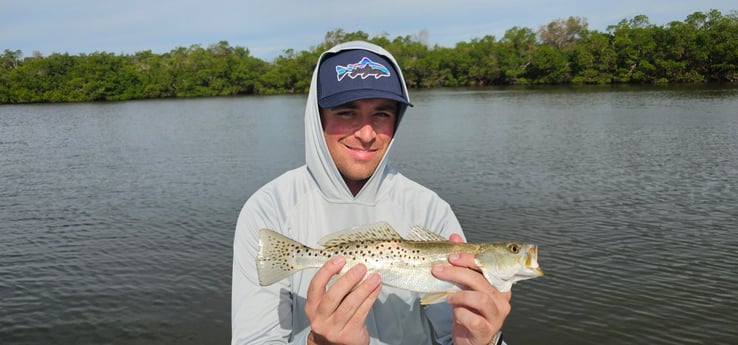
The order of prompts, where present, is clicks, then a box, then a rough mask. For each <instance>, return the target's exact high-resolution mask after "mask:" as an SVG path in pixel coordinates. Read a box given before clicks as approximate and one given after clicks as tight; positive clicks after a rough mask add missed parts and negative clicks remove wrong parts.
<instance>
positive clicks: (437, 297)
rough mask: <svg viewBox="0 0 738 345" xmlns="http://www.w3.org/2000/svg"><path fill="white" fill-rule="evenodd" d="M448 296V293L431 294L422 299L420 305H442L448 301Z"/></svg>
mask: <svg viewBox="0 0 738 345" xmlns="http://www.w3.org/2000/svg"><path fill="white" fill-rule="evenodd" d="M446 296H448V292H434V293H429V294H427V295H425V296H423V298H421V299H420V304H421V305H428V304H435V303H441V302H443V301H445V300H446Z"/></svg>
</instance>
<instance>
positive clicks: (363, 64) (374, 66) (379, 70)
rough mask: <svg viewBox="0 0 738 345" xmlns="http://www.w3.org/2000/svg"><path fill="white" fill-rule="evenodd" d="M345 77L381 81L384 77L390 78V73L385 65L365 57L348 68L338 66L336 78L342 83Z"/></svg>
mask: <svg viewBox="0 0 738 345" xmlns="http://www.w3.org/2000/svg"><path fill="white" fill-rule="evenodd" d="M345 76H348V77H349V78H351V79H356V77H361V79H366V78H369V77H374V79H379V78H382V77H389V76H390V71H389V69H388V68H387V67H384V65H382V64H380V63H376V62H374V61H372V60H371V59H369V58H368V57H364V58H362V59H361V61H359V62H357V63H352V64H349V65H348V66H341V65H338V66H336V77H337V78H338V81H341V79H343V78H344V77H345Z"/></svg>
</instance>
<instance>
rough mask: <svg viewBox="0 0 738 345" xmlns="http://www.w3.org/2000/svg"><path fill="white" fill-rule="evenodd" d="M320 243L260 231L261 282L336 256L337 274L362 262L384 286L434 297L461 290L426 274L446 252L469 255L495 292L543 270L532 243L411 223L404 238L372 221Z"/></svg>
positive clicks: (268, 231)
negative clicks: (342, 261)
mask: <svg viewBox="0 0 738 345" xmlns="http://www.w3.org/2000/svg"><path fill="white" fill-rule="evenodd" d="M320 244H321V245H323V248H310V247H308V246H305V245H303V244H301V243H299V242H296V241H294V240H292V239H290V238H288V237H286V236H284V235H282V234H279V233H277V232H274V231H272V230H269V229H262V230H261V231H260V237H259V254H258V256H257V260H256V261H257V262H256V263H257V270H258V273H259V282H260V284H261V285H271V284H273V283H275V282H277V281H279V280H281V279H284V278H286V277H288V276H289V275H291V274H293V273H295V272H297V271H300V270H303V269H306V268H311V267H313V268H317V267H321V266H322V265H323V264H324V263H325V262H327V261H328V260H329V259H330V258H332V257H334V256H337V255H340V256H343V257H345V258H346V265H345V266H344V268H343V270H342V272H341V274H343V273H345V272H346V271H347V270H348V269H350V268H351V267H353V266H354V265H356V264H359V263H361V264H364V265H366V267H367V271H368V272H377V273H379V274H380V275H381V277H382V282H383V284H385V285H388V286H393V287H397V288H401V289H405V290H409V291H414V292H418V293H423V294H426V295H427V296H433V297H432V298H433V299H437V298H440V297H443V296H445V294H447V293H450V292H453V291H458V290H459V289H460V288H459V287H458V286H456V285H455V284H453V283H450V282H446V281H443V280H439V279H437V278H435V277H434V276H433V275H432V274H431V267H432V266H433V265H435V264H439V263H448V259H447V257H448V255H449V254H451V253H471V254H474V255H475V257H476V263H477V265H478V266H479V267H480V268H481V269H482V273H483V274H484V276H485V278H487V280H488V281H490V283H491V284H492V285H494V286H495V287H496V288H497V289H498V290H500V291H507V290H509V289H510V287H511V285H512V284H513V283H514V282H516V281H518V280H523V279H529V278H534V277H537V276H540V275H542V274H543V271H542V270H541V269H540V268H539V267H538V262H537V247H536V246H535V245H529V244H519V243H506V242H504V243H503V242H500V243H481V244H474V243H454V242H450V241H448V240H446V239H444V238H443V237H441V236H440V235H438V234H436V233H434V232H432V231H430V230H427V229H424V228H422V227H414V228H413V229H412V230H411V233H410V234H409V236H408V238H407V239H404V238H402V237H401V236H400V235H399V234H398V233H397V232H396V231H395V230H394V229H393V228H392V227H391V226H390V225H389V224H387V223H376V224H370V225H365V226H360V227H355V228H352V229H348V230H344V231H340V232H337V233H334V234H331V235H329V236H327V237H326V238H324V239H322V240H321V241H320ZM424 302H428V303H430V302H431V301H430V300H426V301H424Z"/></svg>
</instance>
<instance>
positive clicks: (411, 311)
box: [231, 42, 462, 345]
mask: <svg viewBox="0 0 738 345" xmlns="http://www.w3.org/2000/svg"><path fill="white" fill-rule="evenodd" d="M345 49H365V50H369V51H372V52H374V53H376V54H379V55H383V56H385V57H387V58H388V59H389V60H390V61H391V62H392V63H393V64H394V65H395V70H396V71H397V72H398V73H400V80H403V78H402V75H401V72H400V69H399V68H398V67H397V62H396V61H395V59H394V58H393V57H392V55H391V54H390V53H389V52H387V51H386V50H384V49H382V48H381V47H378V46H376V45H373V44H370V43H366V42H348V43H344V44H340V45H338V46H336V47H334V48H332V49H331V50H329V51H327V52H325V53H324V54H323V55H322V56H321V60H322V59H323V57H324V56H325V54H328V53H334V52H338V51H341V50H345ZM318 65H319V64H316V68H315V72H314V73H313V77H312V83H311V87H310V92H309V94H308V99H307V105H306V107H305V161H306V164H305V165H304V166H301V167H299V168H296V169H294V170H290V171H288V172H286V173H284V174H283V175H281V176H279V177H277V178H276V179H274V180H273V181H271V182H269V183H267V184H266V185H264V186H263V187H262V188H260V189H259V190H258V191H256V192H255V193H254V194H253V195H252V196H251V197H250V198H249V199H248V200H247V201H246V203H245V204H244V206H243V208H242V210H241V213H240V215H239V217H238V222H237V224H236V232H235V238H234V244H233V288H232V305H231V307H232V309H231V321H232V340H231V341H232V344H286V343H290V344H305V343H306V338H307V335H308V333H309V332H310V323H309V320H308V319H307V317H306V316H305V312H304V310H305V302H306V296H307V290H308V286H309V284H310V281H311V279H312V277H313V275H314V274H315V272H316V270H314V269H308V270H304V271H301V272H298V273H296V274H294V275H292V276H291V277H290V278H287V279H284V280H282V281H280V282H278V283H276V284H274V285H271V286H266V287H262V286H260V285H259V279H258V276H257V273H256V267H255V258H256V255H257V251H258V244H259V241H258V231H259V229H261V228H270V229H273V230H275V231H277V232H280V233H282V234H284V235H286V236H288V237H290V238H292V239H295V240H296V241H299V242H301V243H303V244H305V245H308V246H311V247H319V245H318V240H319V239H321V238H322V237H324V236H325V235H327V234H329V233H332V232H335V231H340V230H344V229H348V228H351V227H353V226H356V225H362V224H369V223H375V222H378V221H386V222H388V223H390V224H391V225H392V226H393V227H394V228H395V229H396V230H397V231H398V232H399V233H400V234H401V235H406V234H407V233H408V231H409V230H410V228H411V226H413V225H421V226H423V227H425V228H428V229H433V230H435V231H437V232H438V233H439V234H441V235H442V236H443V237H445V238H448V237H449V236H450V235H451V234H453V233H462V232H461V226H460V225H459V222H458V220H457V219H456V216H455V215H454V213H453V211H452V210H451V208H450V206H449V205H448V203H446V202H445V201H444V200H442V199H441V198H440V197H439V196H438V195H437V194H436V193H434V192H433V191H431V190H429V189H427V188H425V187H423V186H421V185H419V184H418V183H416V182H413V181H412V180H410V179H408V178H406V177H405V176H403V175H402V174H400V173H399V172H397V170H395V169H394V168H392V166H391V165H390V157H389V156H390V153H391V148H392V143H391V144H390V147H389V149H388V150H387V154H386V155H385V157H383V159H382V161H381V162H380V164H379V166H378V167H377V170H376V171H375V172H374V174H373V175H372V177H371V178H370V179H369V180H368V181H367V183H366V184H365V185H364V187H363V188H362V190H361V191H360V192H359V193H358V194H357V195H356V196H354V195H352V194H351V192H350V191H349V189H348V187H347V186H346V183H345V182H344V181H343V178H342V177H341V175H340V173H339V172H338V169H337V168H336V165H335V164H334V163H333V160H332V158H331V156H330V154H329V152H328V148H327V146H326V143H325V138H324V137H323V130H322V127H321V123H320V114H319V109H318V102H317V90H316V84H317V82H316V81H317V75H318V67H317V66H318ZM403 88H404V90H405V92H407V86H406V85H405V84H404V82H403ZM404 110H405V108H404V107H403V109H402V110H401V111H400V114H399V115H400V116H399V117H398V121H397V122H398V125H399V123H400V122H401V119H402V113H403V112H404ZM398 130H399V128H398ZM393 142H394V139H393ZM428 321H430V324H431V325H432V330H433V331H431V327H429V322H428ZM366 327H367V329H368V331H369V335H370V337H371V344H412V345H418V344H431V343H432V338H435V339H436V341H438V342H439V343H442V344H450V343H451V335H450V333H451V313H450V308H449V306H448V305H447V304H446V303H439V304H433V305H430V306H420V304H419V296H418V294H416V293H412V292H408V291H405V290H400V289H395V288H392V287H389V286H383V287H382V288H381V293H380V295H379V298H378V300H377V301H376V302H375V304H374V306H373V307H372V310H371V312H370V313H369V315H368V316H367V319H366Z"/></svg>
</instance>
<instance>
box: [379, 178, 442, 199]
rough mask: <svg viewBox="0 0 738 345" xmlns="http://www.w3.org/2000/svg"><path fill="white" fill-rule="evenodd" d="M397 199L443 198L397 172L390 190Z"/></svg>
mask: <svg viewBox="0 0 738 345" xmlns="http://www.w3.org/2000/svg"><path fill="white" fill-rule="evenodd" d="M390 190H391V191H392V194H393V195H394V196H395V197H402V198H409V199H417V198H422V199H437V200H442V199H441V197H440V196H439V195H438V193H436V192H435V191H434V190H432V189H430V188H428V187H426V186H424V185H422V184H420V183H419V182H417V181H415V180H412V179H410V178H409V177H407V176H405V175H403V174H401V173H399V172H397V173H395V174H394V176H393V177H392V188H390Z"/></svg>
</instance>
